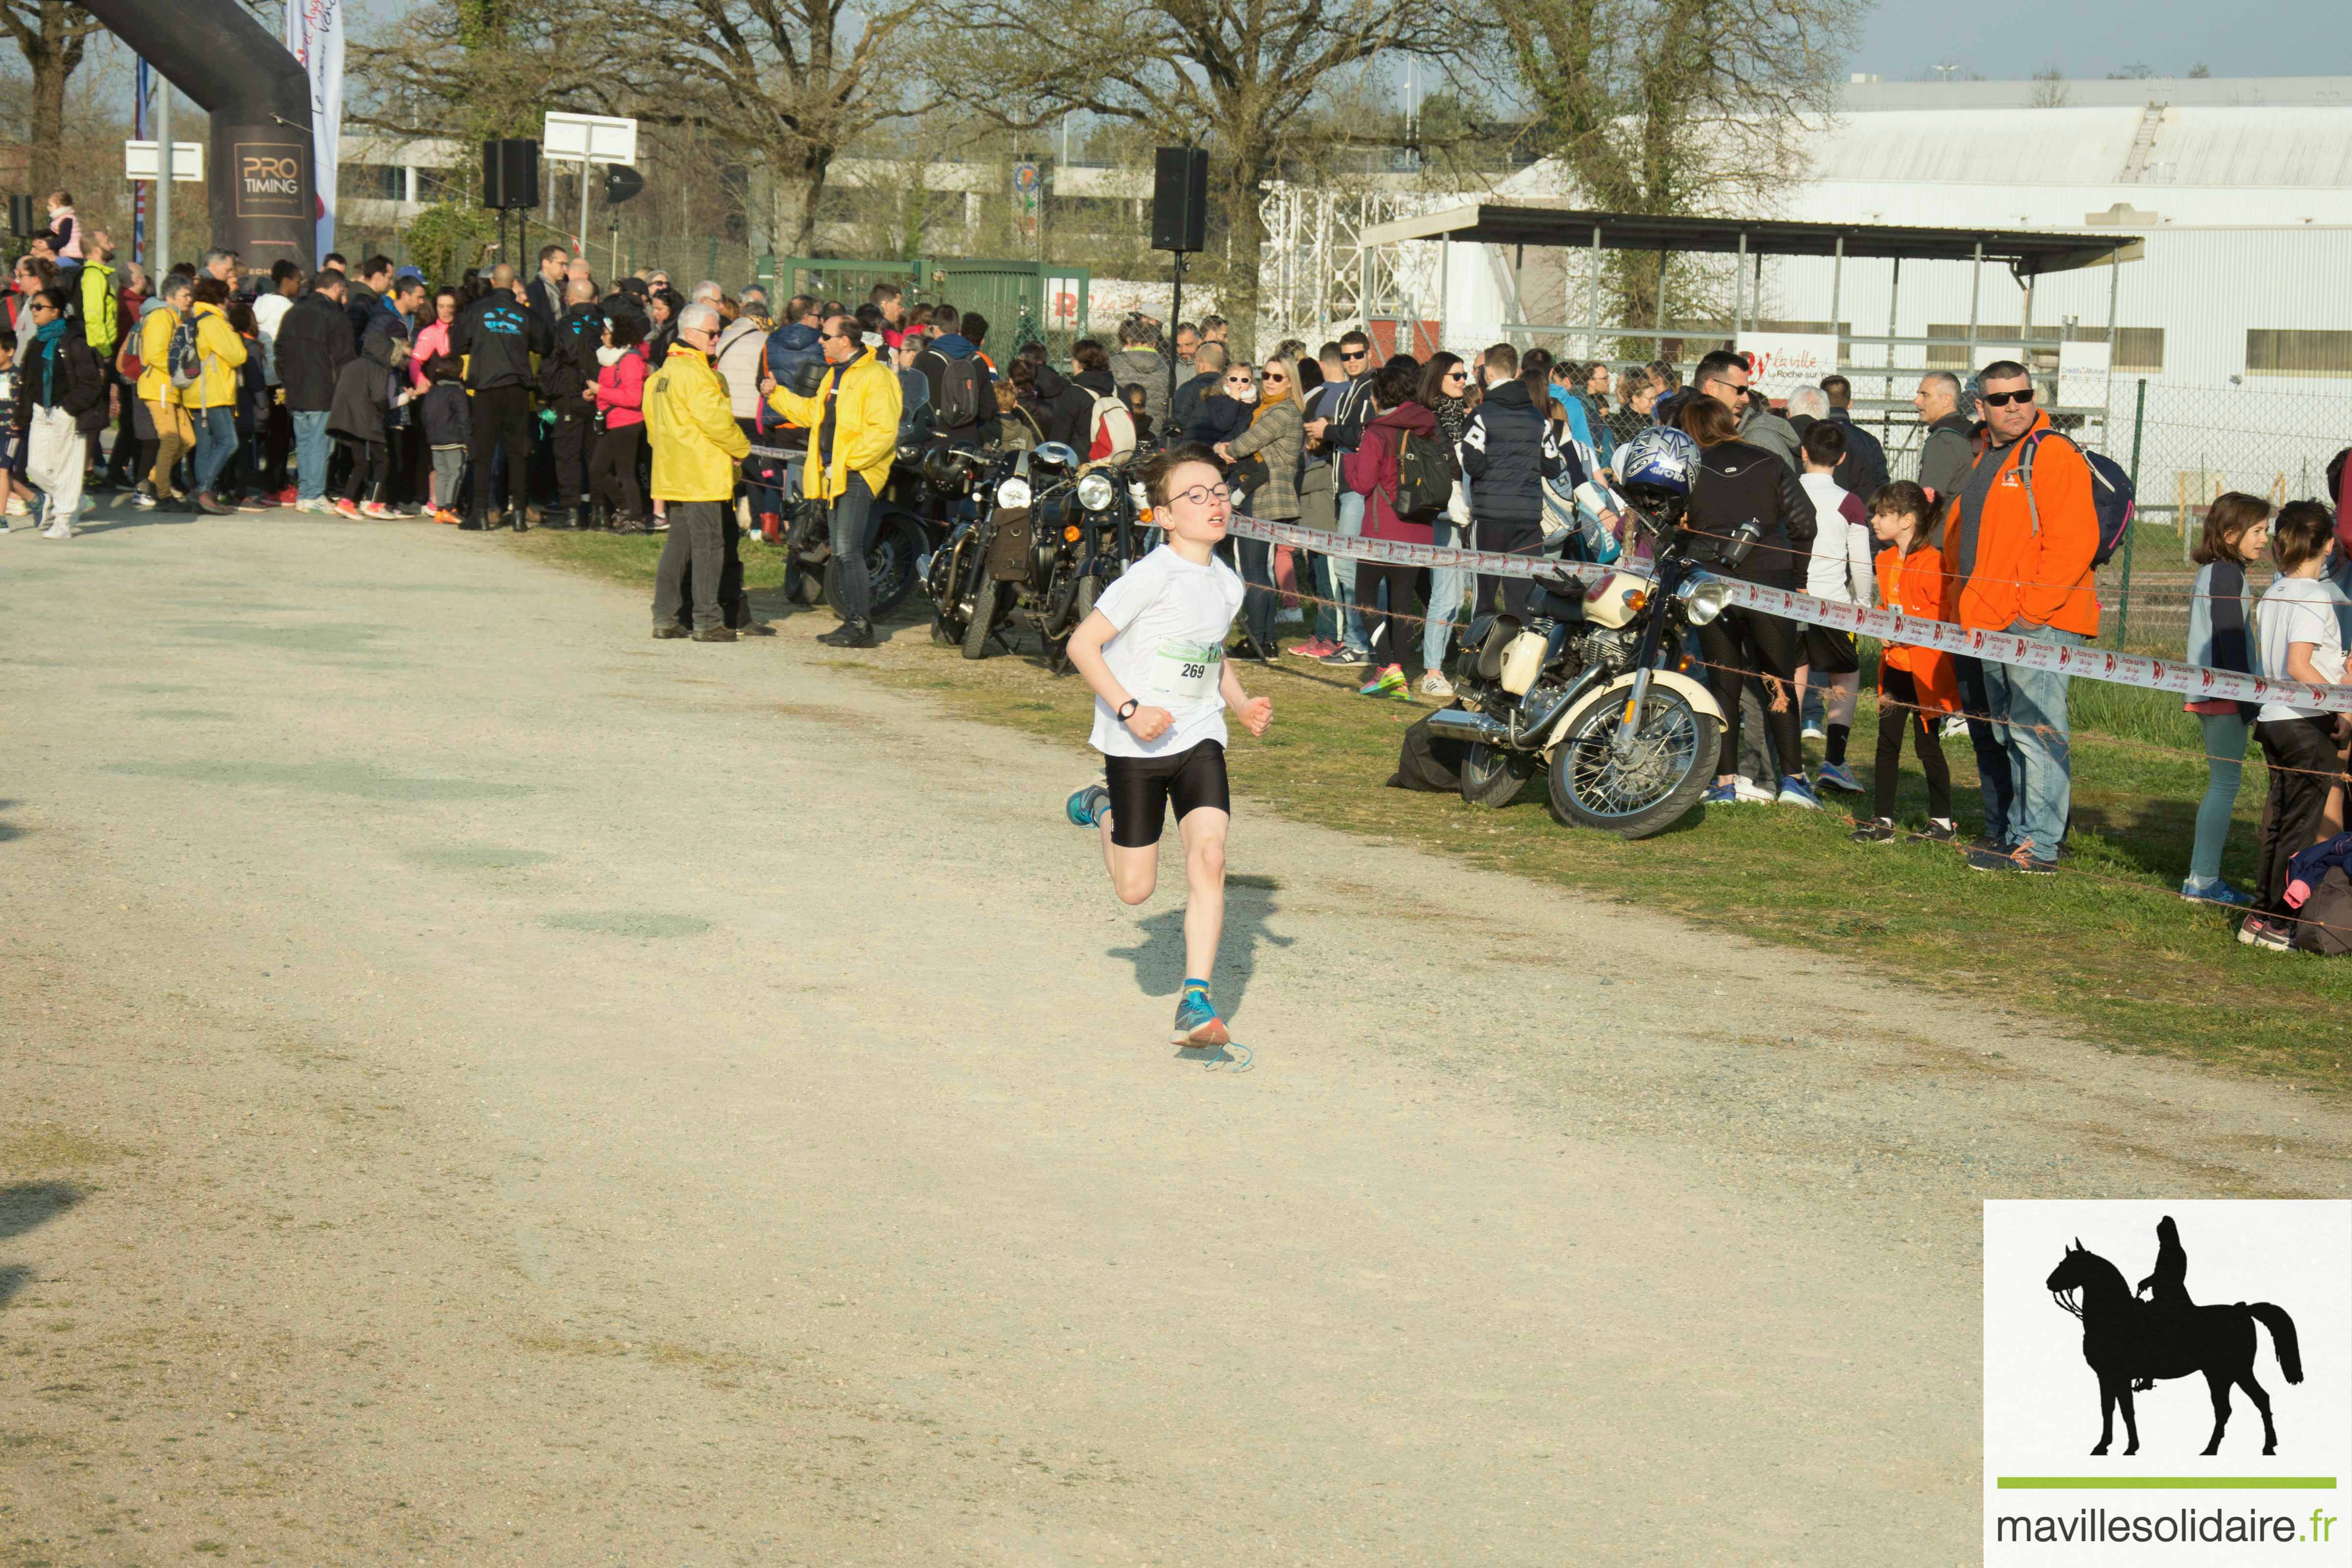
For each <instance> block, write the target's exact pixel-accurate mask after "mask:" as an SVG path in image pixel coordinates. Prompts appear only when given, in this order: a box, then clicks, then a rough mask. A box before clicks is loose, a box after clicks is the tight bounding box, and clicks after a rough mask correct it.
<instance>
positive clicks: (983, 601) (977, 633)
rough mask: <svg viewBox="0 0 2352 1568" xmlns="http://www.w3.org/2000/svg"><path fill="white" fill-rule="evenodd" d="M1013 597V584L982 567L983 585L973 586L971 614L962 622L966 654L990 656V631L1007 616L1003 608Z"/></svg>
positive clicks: (980, 656)
mask: <svg viewBox="0 0 2352 1568" xmlns="http://www.w3.org/2000/svg"><path fill="white" fill-rule="evenodd" d="M1012 599H1013V584H1010V583H1000V582H998V581H997V580H996V579H995V578H993V577H991V576H989V575H988V568H987V567H986V566H985V565H982V567H981V578H980V586H979V587H977V588H975V589H973V590H972V595H971V618H970V619H968V620H966V621H965V622H964V624H963V656H964V658H987V657H988V634H989V633H991V632H992V631H994V630H995V629H996V626H997V623H998V622H1000V621H1002V620H1003V619H1004V612H1005V610H1006V609H1007V608H1008V607H1009V606H1010V605H1011V603H1012Z"/></svg>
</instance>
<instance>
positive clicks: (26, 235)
mask: <svg viewBox="0 0 2352 1568" xmlns="http://www.w3.org/2000/svg"><path fill="white" fill-rule="evenodd" d="M47 216H48V215H47V213H46V212H36V211H34V203H33V198H32V197H30V196H10V197H9V198H8V232H9V233H10V234H12V235H15V236H16V237H17V238H18V239H30V238H32V237H34V236H35V235H37V234H47V233H48V232H49V226H48V225H47V223H46V222H44V221H43V219H45V218H47Z"/></svg>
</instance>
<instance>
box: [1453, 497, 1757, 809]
mask: <svg viewBox="0 0 2352 1568" xmlns="http://www.w3.org/2000/svg"><path fill="white" fill-rule="evenodd" d="M1653 504H1654V509H1655V510H1656V512H1657V513H1658V514H1659V515H1655V516H1654V515H1652V514H1651V513H1648V512H1644V511H1643V510H1642V509H1641V508H1639V507H1629V508H1628V509H1627V510H1628V515H1629V517H1630V518H1631V520H1632V526H1633V527H1634V528H1635V529H1637V530H1639V531H1640V532H1641V533H1643V534H1644V535H1646V536H1647V538H1648V540H1649V541H1650V542H1651V544H1652V546H1653V549H1654V560H1653V561H1652V563H1651V565H1650V567H1649V574H1647V575H1643V574H1639V573H1636V572H1631V571H1622V570H1617V569H1613V568H1608V567H1603V568H1598V569H1597V571H1598V574H1599V581H1597V582H1595V583H1593V584H1591V586H1590V587H1587V586H1586V585H1585V584H1583V583H1581V582H1580V581H1579V580H1578V579H1577V578H1576V577H1574V576H1570V575H1568V574H1560V575H1558V576H1554V577H1549V578H1543V577H1538V579H1537V580H1536V582H1535V584H1534V592H1533V594H1532V595H1530V596H1529V600H1528V616H1527V619H1526V621H1525V623H1524V624H1522V623H1521V622H1520V620H1519V619H1518V618H1517V617H1516V616H1509V615H1503V614H1488V615H1485V616H1480V617H1478V618H1477V619H1476V620H1474V621H1473V622H1472V623H1471V625H1470V627H1469V631H1468V635H1467V636H1466V637H1465V639H1464V643H1463V646H1464V647H1465V650H1467V652H1466V654H1465V658H1464V659H1463V666H1464V668H1462V670H1461V671H1460V673H1458V674H1457V675H1456V676H1455V678H1454V689H1455V691H1456V692H1457V694H1458V695H1459V698H1460V701H1461V706H1460V707H1458V708H1449V709H1445V710H1441V711H1439V712H1437V713H1434V714H1432V715H1431V716H1430V725H1431V727H1432V729H1433V730H1434V731H1437V732H1438V733H1440V734H1443V735H1446V736H1449V737H1451V738H1453V739H1455V740H1461V741H1466V742H1469V752H1468V755H1467V757H1466V758H1465V760H1464V763H1463V765H1462V770H1461V777H1462V784H1461V789H1462V798H1463V799H1464V800H1465V801H1468V802H1469V803H1470V804H1471V805H1483V806H1488V807H1493V808H1496V809H1499V808H1500V807H1503V806H1506V805H1509V804H1510V803H1511V802H1512V801H1513V800H1514V799H1516V798H1517V795H1518V793H1519V790H1520V787H1521V786H1522V785H1523V784H1526V783H1527V781H1528V779H1529V778H1530V777H1531V776H1533V774H1534V773H1535V772H1536V770H1537V769H1538V768H1548V769H1549V779H1550V783H1549V794H1550V796H1551V807H1552V811H1553V813H1554V815H1556V816H1558V817H1559V820H1560V821H1561V822H1563V823H1565V824H1567V825H1569V826H1574V827H1597V828H1601V829H1604V830H1606V831H1608V832H1611V833H1614V834H1616V835H1618V836H1619V837H1622V838H1646V837H1650V836H1651V835H1653V834H1656V833H1662V832H1664V830H1665V829H1667V828H1668V827H1671V826H1674V825H1675V823H1676V822H1678V821H1680V820H1681V819H1682V817H1683V816H1684V814H1685V813H1686V812H1688V811H1689V810H1690V808H1691V807H1692V806H1693V805H1696V803H1697V801H1698V797H1699V796H1700V795H1704V794H1705V793H1706V788H1707V785H1708V784H1710V783H1712V782H1713V781H1714V777H1715V767H1716V757H1717V750H1718V747H1719V743H1720V741H1721V738H1722V732H1723V710H1722V709H1720V708H1718V707H1717V705H1716V700H1715V696H1714V694H1713V693H1712V692H1710V691H1709V690H1708V689H1707V688H1706V684H1705V683H1704V682H1703V681H1699V680H1695V679H1692V678H1691V677H1689V676H1687V675H1685V674H1683V673H1681V672H1680V670H1678V669H1677V668H1675V667H1676V666H1677V665H1678V664H1679V663H1680V662H1681V658H1682V654H1683V640H1684V637H1685V633H1686V632H1687V631H1689V630H1690V629H1692V628H1695V627H1698V626H1705V625H1706V624H1707V623H1708V622H1709V621H1712V620H1713V619H1715V617H1716V616H1719V615H1721V614H1722V613H1723V609H1724V606H1725V605H1726V604H1727V603H1728V602H1729V598H1730V588H1729V585H1728V584H1727V583H1726V582H1725V581H1724V580H1723V579H1722V578H1720V577H1717V576H1716V575H1714V574H1712V573H1709V572H1707V571H1706V570H1705V569H1704V568H1703V567H1702V566H1701V564H1700V563H1699V562H1698V561H1697V560H1696V558H1695V557H1694V556H1693V555H1692V554H1691V553H1690V551H1689V548H1688V545H1689V542H1690V541H1689V536H1688V535H1686V534H1679V533H1678V531H1677V530H1676V528H1675V523H1676V522H1677V521H1679V516H1680V511H1679V507H1680V502H1679V501H1657V502H1654V503H1653ZM1756 534H1757V529H1756V525H1755V524H1753V523H1749V524H1744V525H1742V527H1741V529H1740V530H1739V531H1738V534H1736V535H1735V542H1733V543H1732V544H1731V545H1729V546H1728V547H1727V548H1726V549H1725V550H1724V552H1722V560H1723V562H1724V563H1726V564H1728V565H1732V566H1737V565H1738V563H1739V562H1740V560H1741V559H1742V558H1744V557H1745V555H1746V554H1747V552H1748V547H1749V546H1750V545H1752V543H1753V542H1754V540H1755V538H1756ZM1743 536H1744V542H1743ZM1628 546H1629V550H1628V553H1629V555H1630V554H1632V553H1633V549H1632V546H1633V541H1632V540H1629V541H1628Z"/></svg>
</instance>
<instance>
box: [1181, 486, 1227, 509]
mask: <svg viewBox="0 0 2352 1568" xmlns="http://www.w3.org/2000/svg"><path fill="white" fill-rule="evenodd" d="M1168 499H1169V500H1181V501H1183V502H1185V503H1187V504H1188V505H1192V506H1207V505H1209V504H1210V503H1211V502H1213V501H1218V502H1222V501H1228V500H1233V499H1234V492H1233V491H1231V490H1229V489H1226V488H1225V487H1224V486H1223V485H1194V486H1193V487H1192V489H1189V490H1178V491H1177V492H1176V493H1175V494H1174V495H1171V496H1170V497H1169V498H1168Z"/></svg>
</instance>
